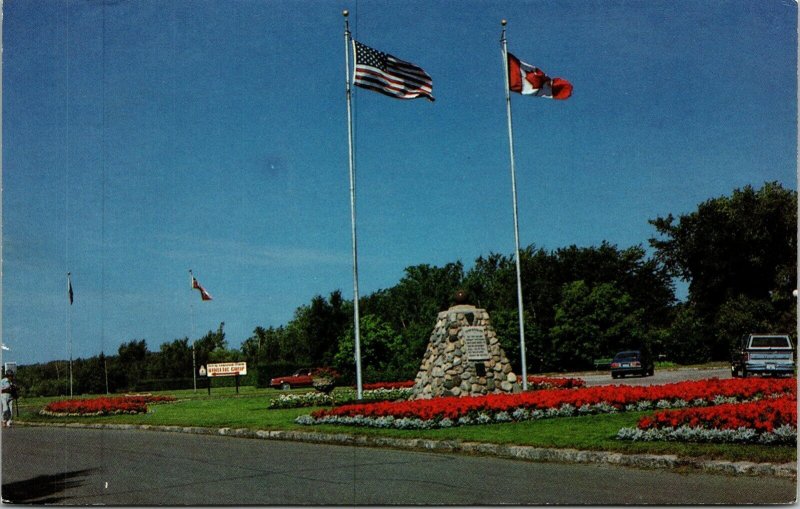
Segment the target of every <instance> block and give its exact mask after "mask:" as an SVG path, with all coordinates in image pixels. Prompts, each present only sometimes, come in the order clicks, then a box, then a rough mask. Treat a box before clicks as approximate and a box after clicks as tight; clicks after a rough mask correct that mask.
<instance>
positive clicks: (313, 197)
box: [2, 0, 797, 364]
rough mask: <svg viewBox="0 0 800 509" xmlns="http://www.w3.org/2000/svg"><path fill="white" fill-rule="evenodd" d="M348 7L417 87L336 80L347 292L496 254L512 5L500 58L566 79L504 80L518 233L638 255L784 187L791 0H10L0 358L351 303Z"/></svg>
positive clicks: (233, 336)
mask: <svg viewBox="0 0 800 509" xmlns="http://www.w3.org/2000/svg"><path fill="white" fill-rule="evenodd" d="M345 8H346V9H349V10H350V11H351V17H350V20H351V30H352V32H353V36H354V37H355V38H356V39H358V40H359V41H361V42H363V43H365V44H367V45H370V46H372V47H374V48H376V49H379V50H381V51H385V52H389V53H392V54H393V55H395V56H397V57H399V58H402V59H405V60H409V61H411V62H413V63H415V64H417V65H419V66H421V67H423V68H424V69H425V70H426V71H427V72H428V73H429V74H430V75H431V76H432V77H433V92H434V96H435V97H436V102H434V103H431V102H429V101H427V100H413V101H401V100H395V99H391V98H388V97H385V96H383V95H380V94H376V93H374V92H370V91H367V90H355V91H354V98H353V107H354V119H355V126H354V127H355V141H356V164H357V200H358V204H357V207H358V223H357V228H358V236H359V246H358V247H359V272H360V278H359V282H360V289H361V294H362V295H365V294H368V293H370V292H373V291H375V290H378V289H380V288H387V287H391V286H393V285H394V284H396V282H397V281H398V280H399V279H400V278H401V277H402V275H403V269H404V268H405V267H407V266H410V265H416V264H422V263H426V264H432V265H443V264H445V263H448V262H452V261H456V260H461V261H462V262H464V264H465V266H466V267H467V268H469V267H471V266H472V263H473V261H474V260H475V258H476V257H478V256H480V255H486V254H488V253H490V252H500V253H504V254H512V253H513V249H514V230H513V219H512V209H511V184H510V173H509V155H508V137H507V131H506V113H505V104H504V92H503V86H504V85H503V74H502V72H503V71H502V68H503V67H502V66H503V63H502V59H501V53H500V44H499V39H500V32H501V26H500V20H501V19H503V18H506V19H508V21H509V24H508V32H507V37H508V44H509V51H511V52H512V53H514V54H515V55H516V56H518V57H519V58H520V59H522V60H524V61H526V62H528V63H531V64H533V65H537V66H539V67H541V68H543V69H544V70H545V71H546V72H547V73H548V74H550V75H551V76H560V77H563V78H566V79H568V80H569V81H571V82H572V84H573V86H574V93H573V97H572V98H570V99H569V100H567V101H550V100H546V99H537V98H529V97H522V96H514V97H512V105H513V115H514V135H515V140H514V141H515V150H516V166H517V186H518V193H519V212H520V237H521V243H522V245H523V246H524V245H528V244H531V243H533V244H535V245H537V246H541V247H544V248H546V249H556V248H558V247H563V246H568V245H571V244H576V245H579V246H591V245H598V244H599V243H600V242H602V241H603V240H607V241H609V242H611V243H613V244H616V245H617V246H619V247H621V248H624V247H629V246H633V245H640V244H641V245H645V246H646V245H647V239H648V238H649V237H651V236H652V235H653V234H654V230H653V228H652V227H651V226H650V225H649V224H648V223H647V220H648V219H652V218H655V217H657V216H664V215H666V214H668V213H670V212H672V213H673V214H676V215H677V214H681V213H686V212H690V211H692V210H694V209H695V208H696V206H697V204H698V203H700V202H702V201H704V200H706V199H708V198H711V197H715V196H721V195H727V194H730V193H731V192H732V190H733V189H734V188H736V187H742V186H745V185H747V184H752V185H754V186H756V187H759V186H760V185H761V184H763V183H764V182H765V181H773V180H777V181H779V182H781V183H782V184H783V185H784V186H785V187H788V188H792V189H796V167H797V166H796V164H797V163H796V154H797V128H796V118H797V35H796V34H797V7H796V4H795V3H794V2H789V1H785V0H770V1H765V2H752V1H749V0H746V1H725V2H706V1H686V0H678V1H648V2H640V1H586V0H559V1H557V2H556V1H549V0H542V1H514V2H511V1H480V2H479V1H465V2H459V3H455V2H451V1H445V0H425V1H406V2H388V1H366V0H362V1H357V2H341V1H336V2H334V1H322V2H311V1H263V0H251V1H222V0H208V1H182V0H174V1H169V2H166V1H137V2H132V1H109V2H105V3H102V2H99V1H97V2H82V1H81V2H77V1H61V2H53V1H49V0H48V1H33V0H24V1H21V0H11V1H6V2H4V5H3V11H4V24H3V67H2V71H3V174H2V177H3V196H2V198H3V239H2V240H3V280H2V285H3V288H2V290H3V293H2V302H3V318H2V332H3V342H4V343H5V344H7V345H9V346H10V347H11V348H12V350H11V351H10V352H5V360H6V361H9V360H14V361H17V362H19V363H23V364H25V363H31V362H40V361H47V360H51V359H63V358H66V357H67V342H68V341H67V338H68V337H71V339H72V344H73V356H74V357H76V358H77V357H88V356H92V355H96V354H97V353H99V352H100V351H101V350H104V351H105V352H106V353H115V352H116V349H117V348H118V346H119V344H120V343H122V342H126V341H130V340H132V339H146V340H147V343H148V346H149V347H150V349H151V350H156V349H157V348H158V345H160V344H161V343H163V342H167V341H172V340H173V339H176V338H182V337H185V336H191V337H199V336H200V335H202V334H203V333H205V332H206V331H208V330H211V329H215V328H216V327H217V325H218V324H219V323H220V322H225V330H226V333H227V338H228V341H229V343H230V345H231V346H234V347H236V346H238V345H239V344H240V343H241V341H242V340H244V339H246V338H247V337H249V336H250V335H251V334H252V331H253V329H254V328H255V327H256V326H265V327H268V326H279V325H282V324H285V323H286V322H287V321H288V320H290V319H291V317H292V315H293V313H294V310H295V309H296V308H297V307H298V306H300V305H303V304H306V303H308V302H309V301H310V299H311V297H313V296H314V295H316V294H322V295H328V294H329V293H330V292H331V291H333V290H336V289H341V290H342V292H343V294H344V295H345V296H346V297H348V298H351V297H352V291H353V290H352V287H353V285H352V267H351V263H352V262H351V251H350V250H351V245H350V208H349V187H348V186H349V183H348V166H347V124H346V109H345V101H344V83H345V76H344V71H345V65H344V38H343V28H344V27H343V18H342V15H341V11H342V10H343V9H345ZM189 269H193V270H194V273H195V275H196V276H197V278H198V279H199V281H200V282H201V283H202V284H203V285H204V286H205V287H206V288H207V289H208V291H209V292H211V294H212V295H213V296H214V300H213V301H210V302H200V297H199V294H198V293H197V292H196V291H195V292H192V291H191V290H190V288H189V277H188V270H189ZM67 272H71V273H72V275H73V276H72V277H73V285H74V290H75V303H74V304H73V305H72V306H71V307H69V306H68V304H67V295H66V282H65V275H66V273H67ZM431 319H432V320H433V319H434V317H432V318H431Z"/></svg>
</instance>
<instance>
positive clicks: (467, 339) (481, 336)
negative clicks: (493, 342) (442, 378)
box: [461, 326, 492, 361]
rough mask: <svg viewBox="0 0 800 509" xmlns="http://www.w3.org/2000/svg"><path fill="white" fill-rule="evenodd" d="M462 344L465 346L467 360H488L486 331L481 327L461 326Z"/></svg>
mask: <svg viewBox="0 0 800 509" xmlns="http://www.w3.org/2000/svg"><path fill="white" fill-rule="evenodd" d="M461 330H462V332H463V333H464V344H465V345H466V347H467V360H470V361H488V360H489V359H491V358H492V357H491V355H489V347H488V345H487V344H486V331H485V330H484V328H483V327H477V326H476V327H463V328H462V329H461Z"/></svg>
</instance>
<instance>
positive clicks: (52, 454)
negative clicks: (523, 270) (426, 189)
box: [2, 427, 796, 506]
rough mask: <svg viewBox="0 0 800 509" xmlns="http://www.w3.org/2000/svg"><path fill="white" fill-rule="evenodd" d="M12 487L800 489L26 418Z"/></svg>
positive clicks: (659, 496) (116, 494) (413, 494)
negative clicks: (28, 423)
mask: <svg viewBox="0 0 800 509" xmlns="http://www.w3.org/2000/svg"><path fill="white" fill-rule="evenodd" d="M2 466H3V470H2V474H3V478H2V495H3V499H5V500H8V501H11V502H16V503H32V504H37V505H41V504H46V503H47V504H67V505H84V504H105V505H153V506H155V505H164V504H169V505H209V504H213V505H236V506H238V505H245V504H255V505H295V504H296V505H314V504H328V505H390V504H397V505H414V504H436V505H444V504H456V505H491V504H614V505H622V504H643V503H649V504H700V503H721V504H743V503H762V504H765V503H787V502H792V501H793V500H794V499H795V491H796V489H795V482H794V481H793V480H789V479H777V478H755V477H729V476H724V475H710V474H704V473H691V474H679V473H674V472H668V471H661V470H638V469H631V468H621V467H613V466H606V465H562V464H553V463H551V464H547V463H528V462H522V461H513V460H503V459H496V458H486V457H471V456H459V455H446V454H432V453H419V452H408V451H395V450H389V449H371V448H358V447H344V446H329V445H314V444H305V443H292V442H274V441H268V440H253V439H242V438H230V437H220V436H207V435H188V434H179V433H159V432H150V431H117V430H91V429H64V428H33V427H31V428H26V427H17V428H11V429H8V430H3V433H2Z"/></svg>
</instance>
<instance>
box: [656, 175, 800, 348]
mask: <svg viewBox="0 0 800 509" xmlns="http://www.w3.org/2000/svg"><path fill="white" fill-rule="evenodd" d="M650 223H651V224H652V225H653V226H654V227H655V228H656V230H657V232H658V234H659V237H658V238H652V239H650V244H651V245H652V246H653V247H654V248H655V249H656V258H657V260H658V261H659V262H660V263H661V264H662V265H663V266H664V267H665V268H666V269H667V270H669V271H670V273H671V274H673V275H675V276H677V277H680V278H682V279H684V280H685V281H687V282H688V283H689V296H688V299H689V302H690V303H691V304H692V306H693V309H694V313H695V315H696V317H697V319H698V320H699V321H700V323H701V324H702V327H703V329H704V330H705V332H706V334H708V338H707V340H708V341H709V343H710V349H711V356H712V357H713V358H715V359H721V358H725V357H727V355H728V348H729V342H730V339H731V338H730V337H728V336H725V337H722V336H721V335H720V334H717V333H716V332H718V331H719V332H722V331H720V330H719V329H718V326H720V325H722V322H721V317H719V316H718V314H719V313H720V312H721V311H722V310H723V307H725V306H726V303H730V302H739V305H738V307H739V308H741V305H742V303H743V302H745V301H742V300H740V299H746V301H747V302H748V304H747V305H746V306H747V307H753V305H754V304H753V302H752V301H759V302H761V303H762V304H761V305H755V307H760V308H761V309H763V310H766V309H767V304H770V303H771V306H772V309H771V310H770V311H769V316H767V317H764V320H765V322H763V324H762V325H763V326H768V327H769V328H771V329H781V330H783V331H787V330H792V329H793V327H791V328H788V329H785V327H790V325H791V323H793V320H791V319H793V307H794V305H795V303H794V300H793V299H792V298H791V297H790V296H791V294H792V290H793V289H794V288H795V286H796V283H795V282H796V278H797V275H796V274H797V272H796V271H797V268H796V255H795V253H796V252H797V193H796V192H795V191H792V190H788V189H784V188H783V187H782V186H781V185H780V184H779V183H777V182H771V183H766V184H764V186H763V187H762V188H761V189H758V190H755V189H753V188H752V187H751V186H746V187H744V188H743V189H736V190H734V191H733V194H732V195H731V196H722V197H719V198H713V199H710V200H707V201H705V202H703V203H701V204H700V205H699V206H698V208H697V210H696V211H694V212H691V213H689V214H684V215H681V216H680V217H679V218H678V219H677V221H676V218H675V217H674V216H673V215H672V214H669V215H668V216H667V217H659V218H657V219H654V220H651V221H650ZM730 306H734V307H736V305H734V304H731V305H730ZM730 306H727V310H726V317H727V318H731V312H732V309H731V308H730ZM747 313H749V311H748V312H747ZM747 322H748V320H741V321H740V324H741V326H742V327H747V326H749V325H748V323H747ZM790 322H791V323H790ZM726 328H730V327H728V326H727V325H726ZM725 332H726V333H733V331H725ZM747 332H748V330H739V331H738V333H739V334H743V333H747ZM737 335H738V334H737Z"/></svg>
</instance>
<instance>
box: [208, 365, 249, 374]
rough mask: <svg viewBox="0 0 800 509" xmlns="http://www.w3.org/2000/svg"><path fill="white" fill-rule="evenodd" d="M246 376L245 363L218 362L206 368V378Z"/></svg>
mask: <svg viewBox="0 0 800 509" xmlns="http://www.w3.org/2000/svg"><path fill="white" fill-rule="evenodd" d="M246 374H247V363H246V362H218V363H215V364H209V365H208V366H206V376H236V375H246Z"/></svg>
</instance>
